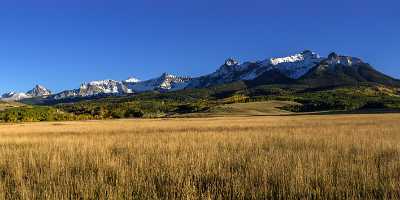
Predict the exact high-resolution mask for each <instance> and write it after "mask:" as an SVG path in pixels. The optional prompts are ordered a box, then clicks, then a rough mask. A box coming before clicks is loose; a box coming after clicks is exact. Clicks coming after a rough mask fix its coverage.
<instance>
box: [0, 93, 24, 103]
mask: <svg viewBox="0 0 400 200" xmlns="http://www.w3.org/2000/svg"><path fill="white" fill-rule="evenodd" d="M26 98H31V96H29V95H27V94H26V93H23V92H20V93H17V92H8V93H5V94H3V95H1V100H2V101H19V100H22V99H26Z"/></svg>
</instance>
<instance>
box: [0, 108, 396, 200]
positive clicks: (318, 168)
mask: <svg viewBox="0 0 400 200" xmlns="http://www.w3.org/2000/svg"><path fill="white" fill-rule="evenodd" d="M399 122H400V115H399V114H386V115H336V116H291V117H233V118H203V119H167V120H162V119H160V120H118V121H91V122H62V123H59V122H57V123H30V124H29V123H28V124H13V125H0V197H1V198H3V199H107V198H109V199H309V198H314V199H396V198H400V125H399Z"/></svg>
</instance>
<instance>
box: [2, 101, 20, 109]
mask: <svg viewBox="0 0 400 200" xmlns="http://www.w3.org/2000/svg"><path fill="white" fill-rule="evenodd" d="M22 106H24V104H22V103H18V102H4V101H0V111H3V110H6V109H9V108H17V107H22Z"/></svg>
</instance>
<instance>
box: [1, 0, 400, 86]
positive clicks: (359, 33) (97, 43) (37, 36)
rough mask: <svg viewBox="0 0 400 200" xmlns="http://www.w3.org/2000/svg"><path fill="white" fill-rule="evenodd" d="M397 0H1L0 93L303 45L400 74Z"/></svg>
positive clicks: (188, 67) (184, 70) (196, 66)
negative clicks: (352, 58) (334, 52)
mask: <svg viewBox="0 0 400 200" xmlns="http://www.w3.org/2000/svg"><path fill="white" fill-rule="evenodd" d="M399 7H400V3H398V1H394V0H393V1H391V0H389V1H386V0H382V1H376V0H363V1H361V0H347V1H345V0H335V1H322V0H302V1H294V0H246V1H244V0H242V1H237V0H190V1H188V0H126V1H124V0H112V1H109V0H57V1H54V0H18V1H13V0H4V1H1V2H0V68H1V73H0V93H3V92H6V91H10V90H16V91H26V90H28V89H30V88H32V87H33V86H34V85H35V84H43V85H45V86H47V87H49V88H50V89H52V90H55V91H60V90H62V89H72V88H76V87H79V84H80V83H81V82H84V81H90V80H96V79H106V78H110V79H117V80H122V79H125V78H127V77H128V76H135V77H138V78H140V79H147V78H152V77H156V76H158V75H160V74H161V73H162V72H170V73H177V74H180V75H191V76H197V75H202V74H206V73H210V72H212V71H214V70H216V68H217V67H219V66H220V65H221V64H222V63H223V62H224V60H225V58H227V57H235V58H238V59H239V60H240V61H247V60H259V59H265V58H268V57H273V56H285V55H288V54H293V53H297V52H299V51H302V50H304V49H311V50H313V51H317V52H318V53H320V54H321V55H327V54H328V53H330V52H332V51H336V52H338V53H340V54H345V55H353V56H358V57H361V58H363V59H364V60H366V61H368V62H369V63H371V64H373V65H374V66H375V67H376V68H377V69H378V70H380V71H383V72H385V73H387V74H389V75H392V76H394V77H397V78H400V70H399V67H400V64H399V62H398V61H397V60H398V58H399V57H400V37H399V35H400V13H399V11H398V8H399Z"/></svg>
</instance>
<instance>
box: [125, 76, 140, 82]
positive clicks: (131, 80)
mask: <svg viewBox="0 0 400 200" xmlns="http://www.w3.org/2000/svg"><path fill="white" fill-rule="evenodd" d="M124 82H125V83H138V82H140V80H139V79H137V78H135V77H129V78H128V79H126V80H125V81H124Z"/></svg>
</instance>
